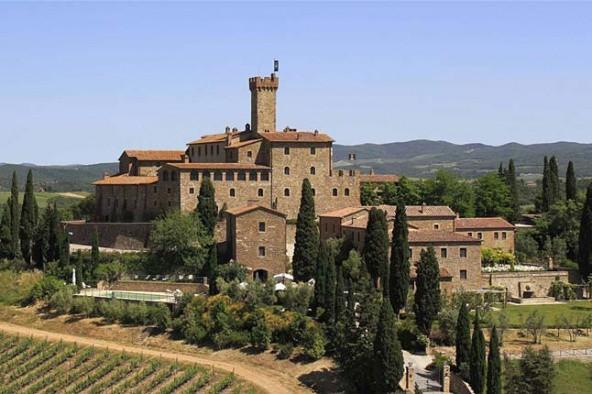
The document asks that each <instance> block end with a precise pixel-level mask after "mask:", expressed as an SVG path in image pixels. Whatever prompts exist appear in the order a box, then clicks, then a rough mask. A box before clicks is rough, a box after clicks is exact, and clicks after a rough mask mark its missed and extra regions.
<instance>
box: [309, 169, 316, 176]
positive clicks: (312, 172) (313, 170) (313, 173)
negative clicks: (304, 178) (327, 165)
mask: <svg viewBox="0 0 592 394" xmlns="http://www.w3.org/2000/svg"><path fill="white" fill-rule="evenodd" d="M316 173H317V169H316V168H314V167H310V175H315V174H316Z"/></svg>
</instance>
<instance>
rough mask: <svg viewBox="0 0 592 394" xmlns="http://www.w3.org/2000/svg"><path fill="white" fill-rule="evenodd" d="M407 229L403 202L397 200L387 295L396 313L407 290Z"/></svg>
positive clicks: (401, 307) (405, 298) (403, 300)
mask: <svg viewBox="0 0 592 394" xmlns="http://www.w3.org/2000/svg"><path fill="white" fill-rule="evenodd" d="M408 238H409V229H408V227H407V214H406V208H405V203H404V202H399V204H398V205H397V212H396V214H395V223H394V227H393V242H392V245H391V266H390V275H389V282H390V283H389V287H390V291H389V296H390V300H391V304H392V306H393V310H394V311H395V314H396V315H398V314H399V311H400V310H401V309H403V308H404V307H405V304H406V303H407V293H408V292H409V269H410V266H409V239H408Z"/></svg>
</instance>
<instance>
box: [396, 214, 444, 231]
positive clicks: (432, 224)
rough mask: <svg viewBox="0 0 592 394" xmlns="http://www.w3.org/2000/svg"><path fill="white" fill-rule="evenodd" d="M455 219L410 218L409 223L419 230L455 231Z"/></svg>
mask: <svg viewBox="0 0 592 394" xmlns="http://www.w3.org/2000/svg"><path fill="white" fill-rule="evenodd" d="M454 219H455V218H454V217H441V218H438V217H429V218H417V217H409V218H408V219H407V223H408V224H409V225H410V226H414V227H417V229H418V230H442V231H454ZM436 227H437V228H436Z"/></svg>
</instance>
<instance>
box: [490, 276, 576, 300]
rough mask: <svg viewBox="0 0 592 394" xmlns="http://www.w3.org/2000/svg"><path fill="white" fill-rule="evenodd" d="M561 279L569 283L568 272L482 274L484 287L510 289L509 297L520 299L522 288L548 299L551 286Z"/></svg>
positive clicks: (535, 295)
mask: <svg viewBox="0 0 592 394" xmlns="http://www.w3.org/2000/svg"><path fill="white" fill-rule="evenodd" d="M556 279H559V280H561V281H563V282H568V281H569V273H568V272H567V271H538V272H493V273H483V274H482V282H481V283H482V285H483V287H487V286H496V287H503V288H507V289H508V296H510V297H520V288H521V287H525V286H528V287H529V288H530V289H531V290H532V291H533V296H534V297H547V296H548V295H549V289H550V287H551V284H552V283H553V282H554V281H555V280H556Z"/></svg>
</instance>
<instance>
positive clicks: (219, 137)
mask: <svg viewBox="0 0 592 394" xmlns="http://www.w3.org/2000/svg"><path fill="white" fill-rule="evenodd" d="M225 139H226V133H221V134H209V135H203V136H201V138H200V139H198V140H195V141H191V142H188V143H187V145H196V144H207V143H209V142H222V141H224V140H225Z"/></svg>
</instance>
